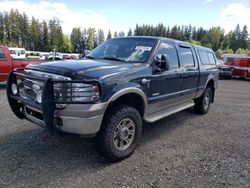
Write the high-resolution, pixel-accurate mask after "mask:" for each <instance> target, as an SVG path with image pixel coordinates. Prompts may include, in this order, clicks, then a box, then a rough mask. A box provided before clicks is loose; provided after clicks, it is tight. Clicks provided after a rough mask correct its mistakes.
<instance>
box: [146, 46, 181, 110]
mask: <svg viewBox="0 0 250 188" xmlns="http://www.w3.org/2000/svg"><path fill="white" fill-rule="evenodd" d="M161 55H165V56H166V57H167V58H168V60H169V63H170V66H169V70H165V71H163V72H159V73H152V77H151V81H150V84H149V85H148V86H149V110H148V113H149V114H150V113H154V112H157V111H160V110H163V109H165V108H167V107H169V106H171V105H173V104H175V103H178V101H179V97H180V93H179V91H180V89H181V82H180V75H181V70H180V65H179V61H178V56H177V51H176V47H175V44H174V43H173V42H171V41H162V42H161V43H160V45H159V47H158V49H157V51H156V56H161Z"/></svg>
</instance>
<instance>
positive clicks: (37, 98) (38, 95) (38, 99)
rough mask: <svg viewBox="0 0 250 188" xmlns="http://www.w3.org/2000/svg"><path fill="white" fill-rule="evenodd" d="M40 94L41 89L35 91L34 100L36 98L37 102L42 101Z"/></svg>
mask: <svg viewBox="0 0 250 188" xmlns="http://www.w3.org/2000/svg"><path fill="white" fill-rule="evenodd" d="M42 95H43V92H42V90H39V91H38V92H37V94H36V100H37V102H38V103H40V104H41V103H42Z"/></svg>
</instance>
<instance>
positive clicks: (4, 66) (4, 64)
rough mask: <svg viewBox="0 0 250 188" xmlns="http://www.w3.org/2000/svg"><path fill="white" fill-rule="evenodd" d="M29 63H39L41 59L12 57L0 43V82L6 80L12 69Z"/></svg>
mask: <svg viewBox="0 0 250 188" xmlns="http://www.w3.org/2000/svg"><path fill="white" fill-rule="evenodd" d="M31 63H33V64H37V63H41V61H37V60H36V61H34V60H23V59H12V57H11V55H10V51H9V49H8V48H7V47H6V46H1V45H0V82H4V81H6V80H7V78H8V75H9V73H10V72H11V71H12V70H14V69H16V68H24V67H26V66H27V65H28V64H31Z"/></svg>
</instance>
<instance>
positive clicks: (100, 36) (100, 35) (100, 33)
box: [98, 29, 105, 45]
mask: <svg viewBox="0 0 250 188" xmlns="http://www.w3.org/2000/svg"><path fill="white" fill-rule="evenodd" d="M104 40H105V36H104V31H103V30H102V29H98V45H100V44H101V43H103V42H104Z"/></svg>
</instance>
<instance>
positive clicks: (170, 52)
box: [156, 42, 179, 67]
mask: <svg viewBox="0 0 250 188" xmlns="http://www.w3.org/2000/svg"><path fill="white" fill-rule="evenodd" d="M157 55H165V56H167V57H168V59H169V63H170V67H179V63H178V57H177V52H176V49H175V46H174V44H173V43H170V42H162V43H161V44H160V46H159V48H158V50H157V52H156V56H157Z"/></svg>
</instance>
